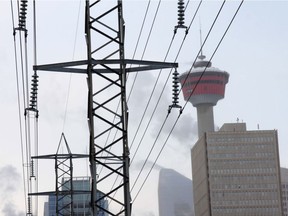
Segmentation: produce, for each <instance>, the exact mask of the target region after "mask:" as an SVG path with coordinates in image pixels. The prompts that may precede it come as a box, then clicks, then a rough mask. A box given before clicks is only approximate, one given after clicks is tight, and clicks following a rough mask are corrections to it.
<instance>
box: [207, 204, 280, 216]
mask: <svg viewBox="0 0 288 216" xmlns="http://www.w3.org/2000/svg"><path fill="white" fill-rule="evenodd" d="M212 215H215V216H218V215H219V216H223V215H254V216H264V215H265V216H266V215H267V216H268V215H269V216H271V215H280V209H279V207H260V206H259V207H257V208H255V207H253V208H247V207H242V208H239V207H238V208H229V207H214V208H212Z"/></svg>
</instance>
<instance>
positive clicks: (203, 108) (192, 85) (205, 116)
mask: <svg viewBox="0 0 288 216" xmlns="http://www.w3.org/2000/svg"><path fill="white" fill-rule="evenodd" d="M199 58H200V61H197V62H196V63H195V64H194V67H193V68H192V70H191V71H190V73H189V71H187V72H185V73H183V74H182V75H181V76H180V77H179V81H180V83H181V85H182V92H183V96H184V100H185V101H189V102H191V103H192V104H193V106H194V107H196V108H197V120H198V136H199V138H200V137H201V136H202V135H203V134H204V133H205V132H206V131H214V116H213V106H215V105H216V104H217V102H218V101H219V100H220V99H223V98H224V95H225V87H226V84H227V83H228V79H229V74H228V73H227V72H226V71H223V70H220V69H218V68H215V67H212V64H211V62H209V61H205V60H204V58H205V57H204V56H202V55H201V56H199ZM204 70H205V72H204V74H203V71H204ZM187 76H188V77H187Z"/></svg>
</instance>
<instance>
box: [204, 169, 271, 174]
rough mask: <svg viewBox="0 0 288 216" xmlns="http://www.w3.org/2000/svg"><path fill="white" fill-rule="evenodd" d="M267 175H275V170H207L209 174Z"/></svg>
mask: <svg viewBox="0 0 288 216" xmlns="http://www.w3.org/2000/svg"><path fill="white" fill-rule="evenodd" d="M254 173H255V174H268V173H276V168H251V169H249V168H245V169H236V168H234V169H233V168H232V169H216V168H214V169H209V174H211V175H213V174H254Z"/></svg>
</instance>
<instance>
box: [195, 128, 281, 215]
mask: <svg viewBox="0 0 288 216" xmlns="http://www.w3.org/2000/svg"><path fill="white" fill-rule="evenodd" d="M192 176H193V191H194V208H195V216H225V215H227V216H228V215H229V216H231V215H233V216H256V215H259V216H265V215H266V216H282V215H283V212H282V195H281V182H280V181H281V179H280V165H279V153H278V139H277V131H275V130H257V131H247V130H246V124H245V123H235V124H234V123H233V124H224V125H223V126H222V128H221V129H220V131H218V132H207V133H204V135H203V136H202V137H201V138H200V139H199V140H198V141H197V142H196V144H195V145H194V147H193V148H192Z"/></svg>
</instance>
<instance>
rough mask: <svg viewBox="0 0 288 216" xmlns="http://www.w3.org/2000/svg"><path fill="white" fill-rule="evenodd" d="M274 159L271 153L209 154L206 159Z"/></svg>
mask: <svg viewBox="0 0 288 216" xmlns="http://www.w3.org/2000/svg"><path fill="white" fill-rule="evenodd" d="M255 157H256V158H274V157H275V154H274V153H271V152H247V153H246V152H245V153H223V154H209V155H208V158H243V159H246V158H247V159H250V158H255Z"/></svg>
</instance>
